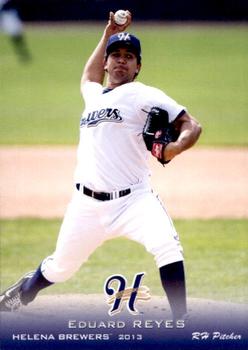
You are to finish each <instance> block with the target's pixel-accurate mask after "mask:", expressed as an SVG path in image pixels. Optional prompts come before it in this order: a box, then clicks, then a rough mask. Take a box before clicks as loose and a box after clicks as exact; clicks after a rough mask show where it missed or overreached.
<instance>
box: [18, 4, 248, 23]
mask: <svg viewBox="0 0 248 350" xmlns="http://www.w3.org/2000/svg"><path fill="white" fill-rule="evenodd" d="M15 2H16V5H17V6H18V9H19V11H20V14H21V17H22V18H23V20H26V21H60V20H62V21H65V20H69V21H75V20H78V21H80V20H102V19H106V16H107V14H108V12H109V11H110V10H112V11H115V10H117V9H120V8H123V9H130V10H131V11H132V12H133V14H134V18H135V20H166V21H169V20H177V21H178V20H179V21H180V20H183V21H185V20H193V21H197V20H201V21H204V20H212V21H247V19H248V0H201V1H199V0H187V1H185V0H164V1H163V0H153V1H151V2H147V1H144V0H126V1H122V0H119V1H116V0H115V1H111V0H35V1H34V0H16V1H15Z"/></svg>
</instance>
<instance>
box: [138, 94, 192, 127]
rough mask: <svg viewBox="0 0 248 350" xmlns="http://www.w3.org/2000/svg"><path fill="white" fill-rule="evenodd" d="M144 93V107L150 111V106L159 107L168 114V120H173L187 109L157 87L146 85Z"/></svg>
mask: <svg viewBox="0 0 248 350" xmlns="http://www.w3.org/2000/svg"><path fill="white" fill-rule="evenodd" d="M145 95H146V106H144V109H146V110H147V111H150V109H151V108H152V107H159V108H162V109H164V110H166V111H167V112H168V115H169V122H172V121H174V120H175V119H176V118H177V117H179V116H181V115H182V114H183V113H184V112H186V111H187V109H186V107H185V106H183V105H181V104H179V103H177V102H176V101H175V100H173V99H172V98H171V97H169V96H168V95H166V94H165V93H164V92H163V91H161V90H159V89H157V88H153V87H147V91H146V94H145Z"/></svg>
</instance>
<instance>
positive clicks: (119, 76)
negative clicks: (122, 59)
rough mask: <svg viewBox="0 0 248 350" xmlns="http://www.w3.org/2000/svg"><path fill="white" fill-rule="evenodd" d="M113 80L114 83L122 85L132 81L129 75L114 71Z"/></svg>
mask: <svg viewBox="0 0 248 350" xmlns="http://www.w3.org/2000/svg"><path fill="white" fill-rule="evenodd" d="M113 80H114V81H115V83H117V84H119V85H122V84H126V83H130V82H131V81H133V77H131V76H130V75H129V74H126V73H125V74H124V72H122V71H116V72H115V74H114V76H113Z"/></svg>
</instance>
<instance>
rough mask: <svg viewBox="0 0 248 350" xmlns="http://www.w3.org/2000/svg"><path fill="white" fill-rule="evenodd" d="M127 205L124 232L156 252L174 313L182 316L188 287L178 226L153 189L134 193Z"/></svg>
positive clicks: (175, 315) (157, 261)
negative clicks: (186, 285)
mask: <svg viewBox="0 0 248 350" xmlns="http://www.w3.org/2000/svg"><path fill="white" fill-rule="evenodd" d="M127 208H128V209H127V210H126V212H125V213H124V214H123V215H122V217H121V218H120V222H121V221H123V220H124V221H126V222H127V225H126V230H125V231H126V232H125V231H124V234H125V235H127V236H128V237H129V238H131V239H133V240H135V241H137V242H139V243H141V244H143V245H144V246H145V247H146V249H147V251H148V252H150V253H151V254H153V255H154V257H155V261H156V264H157V266H158V268H159V273H160V277H161V282H162V286H163V288H164V290H165V292H166V295H167V298H168V301H169V304H170V307H171V310H172V313H173V317H174V319H180V318H181V317H182V316H183V315H184V314H185V313H186V287H185V274H184V266H183V250H182V246H181V244H180V241H179V237H178V234H177V232H176V230H175V227H174V225H173V223H172V221H171V219H170V217H169V216H168V214H167V212H166V211H165V209H164V207H163V205H162V203H161V202H160V200H159V199H158V198H157V197H156V196H155V195H154V194H153V193H152V192H151V191H149V190H145V191H143V193H142V191H137V193H134V194H133V195H132V200H130V204H129V205H128V206H127Z"/></svg>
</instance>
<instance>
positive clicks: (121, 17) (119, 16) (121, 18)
mask: <svg viewBox="0 0 248 350" xmlns="http://www.w3.org/2000/svg"><path fill="white" fill-rule="evenodd" d="M114 20H115V23H116V24H118V25H119V26H122V25H123V24H125V23H126V22H127V11H124V10H118V11H116V12H115V14H114Z"/></svg>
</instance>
